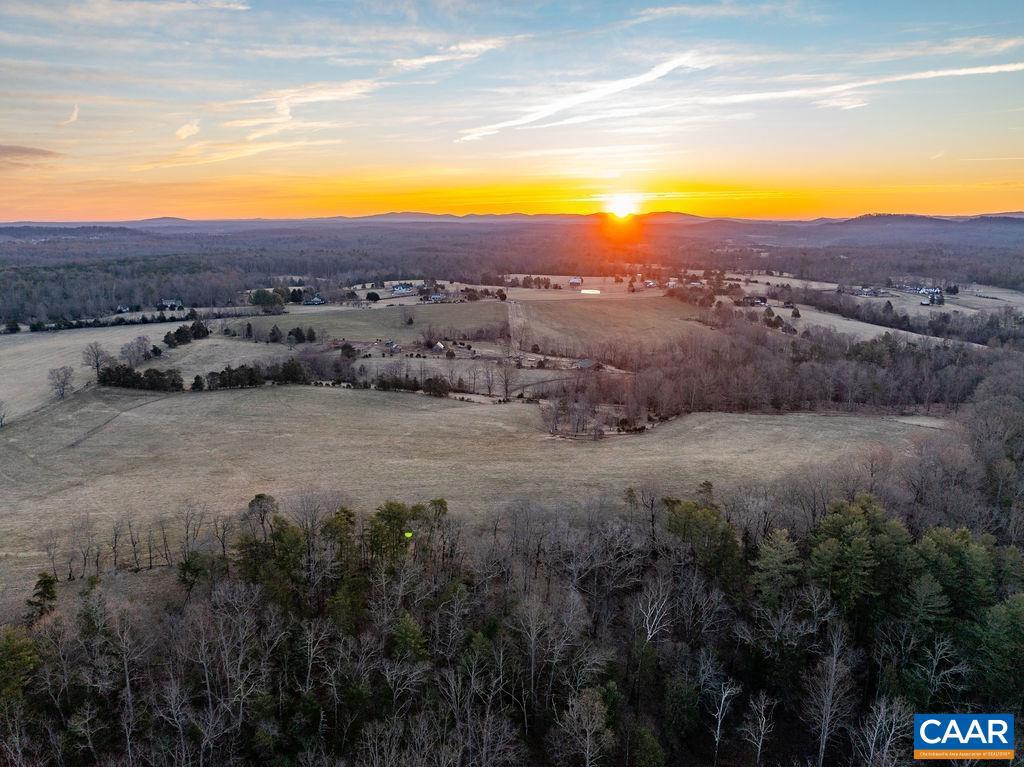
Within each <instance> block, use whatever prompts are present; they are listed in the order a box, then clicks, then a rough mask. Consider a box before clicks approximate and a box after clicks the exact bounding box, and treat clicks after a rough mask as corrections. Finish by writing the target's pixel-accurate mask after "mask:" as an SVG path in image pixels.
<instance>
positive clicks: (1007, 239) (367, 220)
mask: <svg viewBox="0 0 1024 767" xmlns="http://www.w3.org/2000/svg"><path fill="white" fill-rule="evenodd" d="M606 216H607V214H604V213H591V214H561V213H541V214H525V213H507V214H498V213H487V214H480V213H470V214H466V215H455V214H434V213H420V212H416V211H402V212H392V213H381V214H376V215H370V216H328V217H323V218H297V219H270V218H254V219H223V220H190V219H185V218H178V217H159V218H148V219H143V220H139V221H111V222H73V221H68V222H32V221H20V222H13V223H10V224H0V236H3V237H5V238H13V239H27V238H37V237H46V236H55V235H56V236H65V237H75V236H83V237H88V236H95V235H98V234H102V233H107V234H115V232H120V233H121V234H122V235H128V234H129V233H131V232H135V233H138V234H142V233H147V234H153V235H161V234H163V235H173V234H208V235H229V234H238V233H242V232H252V233H260V232H269V231H278V232H283V231H301V230H310V231H319V232H324V231H330V229H332V228H335V227H342V228H348V227H377V226H386V227H390V226H402V227H404V226H436V225H446V226H470V227H472V226H489V225H516V226H537V225H542V226H549V225H553V226H558V225H562V226H570V227H572V226H578V225H581V224H582V225H586V224H588V223H596V222H598V221H600V220H602V219H603V218H604V217H606ZM636 220H637V221H638V222H639V223H641V224H642V225H644V226H648V227H651V228H658V229H661V228H662V227H672V228H673V230H674V229H675V228H676V227H678V231H677V232H676V234H677V235H678V236H680V237H684V238H690V237H692V238H699V239H727V240H745V241H748V242H751V243H760V244H764V245H772V244H775V245H806V246H822V245H869V244H881V243H885V244H894V243H895V244H898V243H903V242H907V243H939V242H950V243H957V244H967V243H971V244H984V245H999V246H1007V245H1014V246H1015V245H1024V212H1022V211H1016V212H1006V213H990V214H980V215H976V216H926V215H920V214H908V213H872V214H866V215H862V216H855V217H851V218H817V219H812V220H771V219H742V218H711V217H704V216H697V215H693V214H689V213H680V212H672V211H662V212H653V213H645V214H638V215H637V216H636ZM58 232H59V233H60V234H59V235H58V234H57V233H58Z"/></svg>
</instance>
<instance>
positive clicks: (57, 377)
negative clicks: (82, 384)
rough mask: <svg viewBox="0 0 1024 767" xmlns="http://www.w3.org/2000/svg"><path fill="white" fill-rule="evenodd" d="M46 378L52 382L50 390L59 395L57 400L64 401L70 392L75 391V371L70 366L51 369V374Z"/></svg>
mask: <svg viewBox="0 0 1024 767" xmlns="http://www.w3.org/2000/svg"><path fill="white" fill-rule="evenodd" d="M46 377H47V380H48V381H49V382H50V388H51V389H53V393H54V394H56V395H57V399H64V397H65V396H67V394H68V392H70V391H72V390H73V389H74V386H73V383H74V380H75V371H74V370H72V369H71V366H70V365H62V366H61V367H59V368H50V372H49V373H48V374H47V376H46Z"/></svg>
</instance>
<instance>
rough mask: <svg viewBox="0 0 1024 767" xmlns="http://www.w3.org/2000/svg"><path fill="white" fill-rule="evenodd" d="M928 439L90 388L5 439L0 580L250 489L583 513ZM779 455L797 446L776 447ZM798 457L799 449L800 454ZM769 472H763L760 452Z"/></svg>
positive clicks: (327, 393) (309, 391)
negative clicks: (111, 534)
mask: <svg viewBox="0 0 1024 767" xmlns="http://www.w3.org/2000/svg"><path fill="white" fill-rule="evenodd" d="M922 431H923V428H922V427H918V426H916V425H914V424H908V423H901V422H898V421H896V420H895V419H889V418H883V417H861V416H837V415H815V414H794V415H784V416H774V415H745V414H727V413H703V414H695V415H691V416H688V417H685V418H681V419H678V420H675V421H672V422H669V423H666V424H663V425H661V426H659V427H658V428H657V429H655V430H654V431H652V432H649V433H648V434H645V435H642V436H636V435H631V436H611V437H609V438H607V439H605V440H603V441H600V442H591V441H585V440H584V441H569V440H563V439H557V438H553V437H550V436H548V435H547V434H546V433H544V431H543V429H542V427H541V424H540V415H539V412H538V409H537V408H536V407H533V406H530V405H527V404H521V403H514V404H508V405H490V404H469V403H462V402H457V401H454V400H438V399H434V398H430V397H426V396H422V395H415V394H387V393H383V392H375V391H360V390H348V389H334V388H319V387H273V386H269V387H265V388H262V389H247V390H238V391H226V392H207V393H203V394H192V393H183V394H174V395H165V396H160V395H156V394H149V393H136V392H127V391H123V390H116V391H114V390H98V389H97V390H91V391H87V392H82V393H80V394H78V395H76V396H75V397H73V398H71V399H69V400H67V401H65V402H61V403H55V404H53V405H51V406H49V407H47V408H46V409H44V410H42V411H40V412H39V413H37V414H35V415H33V416H32V417H30V418H26V419H23V420H21V421H19V422H15V423H14V424H12V425H10V426H9V427H7V428H5V429H4V430H3V431H0V488H2V495H3V498H4V512H5V513H4V514H3V516H2V517H0V541H2V542H3V543H2V544H0V582H2V583H7V584H22V585H23V582H24V581H25V580H26V579H28V578H30V577H32V575H33V574H34V573H35V572H36V571H37V570H38V568H39V567H40V566H42V565H43V564H44V557H43V552H42V551H41V549H40V547H39V546H40V544H39V540H40V536H41V535H42V534H43V533H44V532H45V531H47V530H48V529H60V530H65V529H67V528H68V527H69V526H74V525H76V524H80V520H79V519H78V515H79V514H88V515H90V517H91V519H92V521H93V523H94V524H96V525H97V529H101V528H102V526H103V525H104V524H108V523H109V522H110V520H112V519H113V518H115V517H117V516H119V515H121V514H123V513H125V512H131V513H132V514H133V515H134V516H135V517H136V518H137V519H139V520H143V519H149V520H152V519H155V518H157V517H160V516H161V515H173V513H174V512H176V511H177V510H178V509H180V507H181V506H182V505H183V504H186V503H188V502H190V501H192V502H196V503H200V504H203V505H206V506H208V507H209V509H210V510H211V511H212V512H218V513H220V512H230V511H237V510H239V509H241V508H243V507H244V505H245V503H246V502H247V501H248V500H249V499H250V498H251V497H252V495H253V494H254V493H256V492H269V493H274V494H278V495H287V494H294V493H298V492H302V491H304V490H308V489H317V488H319V489H324V490H340V491H343V493H344V494H345V495H346V497H347V498H348V499H349V500H350V502H351V504H352V505H353V506H355V507H356V508H358V509H364V510H365V509H370V508H372V507H373V506H375V505H376V504H378V503H380V502H381V501H383V500H385V499H389V498H394V499H399V500H418V499H429V498H435V497H444V498H447V499H448V500H449V501H450V502H451V504H452V509H453V511H454V512H455V513H458V514H464V515H468V514H472V513H473V512H474V509H476V508H483V507H494V506H498V507H500V506H501V505H502V504H503V503H506V502H510V501H512V500H515V499H521V498H523V497H524V496H525V497H533V498H538V499H539V498H544V499H546V501H547V502H554V501H563V502H564V501H569V502H585V501H586V500H587V499H592V498H594V497H597V496H601V495H609V496H615V497H618V496H619V494H620V493H621V492H622V491H623V489H624V488H625V487H627V486H630V485H638V484H645V483H656V484H657V485H658V486H659V487H661V488H663V489H664V491H665V492H674V493H677V494H685V493H688V492H692V489H693V486H695V485H696V484H697V483H699V482H700V481H702V480H704V479H711V480H712V481H714V482H715V483H716V484H719V485H723V486H727V485H729V484H730V483H735V482H739V481H741V480H749V479H754V478H760V479H772V478H776V477H781V476H783V475H786V474H788V473H792V472H793V471H795V470H797V469H799V468H800V467H801V466H805V465H810V464H812V463H814V462H815V461H819V460H820V458H821V456H829V457H830V458H837V457H840V456H842V455H844V454H846V453H848V452H850V451H855V450H857V449H858V448H862V447H864V446H866V445H868V444H872V443H875V442H884V443H886V444H888V445H890V446H891V447H893V448H896V449H898V448H899V447H900V446H907V445H909V441H910V439H911V438H912V437H913V435H914V434H917V433H922ZM780 445H788V446H792V447H793V448H794V449H785V450H780V449H779V446H780ZM797 447H798V448H799V449H796V448H797ZM769 455H770V456H772V458H771V460H766V458H767V456H769Z"/></svg>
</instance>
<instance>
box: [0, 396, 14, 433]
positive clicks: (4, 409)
mask: <svg viewBox="0 0 1024 767" xmlns="http://www.w3.org/2000/svg"><path fill="white" fill-rule="evenodd" d="M10 412H11V409H10V407H8V405H7V403H6V402H4V401H3V400H2V399H0V429H2V428H4V423H6V422H7V416H8V415H9V414H10Z"/></svg>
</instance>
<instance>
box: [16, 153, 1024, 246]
mask: <svg viewBox="0 0 1024 767" xmlns="http://www.w3.org/2000/svg"><path fill="white" fill-rule="evenodd" d="M32 184H33V180H32V179H31V178H30V177H29V174H25V175H24V183H11V184H6V185H0V221H26V220H31V221H125V220H134V219H143V218H151V217H158V216H180V217H182V218H190V219H233V218H239V219H244V218H306V217H309V218H315V217H324V216H366V215H373V214H380V213H388V212H398V211H418V212H423V213H436V214H444V213H448V214H455V215H466V214H474V213H476V214H503V213H525V214H545V213H546V214H556V213H563V214H591V213H605V214H607V215H605V216H603V217H602V218H604V219H607V221H606V223H605V226H606V227H607V228H608V229H609V233H610V236H614V235H615V234H616V231H617V232H618V235H622V234H625V233H627V232H628V231H629V230H630V229H631V226H630V225H631V224H635V223H636V221H637V219H639V218H642V216H641V215H640V214H644V213H655V212H667V211H677V212H681V213H689V214H693V215H697V216H705V217H710V218H714V217H735V218H762V219H780V220H785V219H812V218H816V217H819V216H826V217H853V216H858V215H861V214H865V213H917V214H922V215H976V214H981V213H994V212H1000V211H1009V210H1020V209H1021V207H1022V194H1024V184H1022V185H1017V184H1002V185H1000V184H986V183H935V184H919V185H913V184H907V185H881V184H879V185H869V184H864V183H851V181H849V180H847V181H846V182H845V183H840V182H838V181H837V182H836V183H835V184H834V185H831V186H828V187H822V186H818V185H816V184H813V183H811V181H810V179H801V180H796V179H794V180H787V182H786V183H785V184H779V183H777V182H776V183H773V181H772V179H768V178H765V179H757V180H754V181H747V182H744V181H743V180H741V179H738V178H737V179H722V180H720V181H718V182H709V181H700V180H698V179H689V178H681V179H673V178H668V179H651V180H649V182H648V183H646V184H645V189H646V191H645V192H644V193H643V194H642V195H640V194H632V195H629V196H628V197H627V198H626V200H625V201H624V203H623V205H622V206H621V207H620V204H619V201H618V195H617V194H615V195H609V194H607V193H606V192H604V190H603V189H601V188H600V186H604V183H602V182H598V181H595V180H593V179H586V178H558V179H533V178H529V179H528V178H522V177H518V178H517V177H511V178H508V179H507V180H505V181H503V182H499V183H495V182H493V181H491V180H487V179H484V178H477V177H474V176H472V175H469V174H467V175H465V176H461V177H458V178H452V179H448V180H442V179H440V178H439V177H437V176H435V175H433V174H432V173H430V170H429V169H426V170H423V171H420V172H419V173H409V174H408V175H397V174H388V173H383V172H382V173H376V172H372V171H364V173H362V174H359V175H356V174H352V175H347V176H346V175H341V174H339V175H320V176H313V175H308V176H304V175H283V174H282V175H271V174H256V175H247V174H243V173H238V174H234V175H230V176H223V175H222V176H217V177H212V178H202V177H200V178H180V177H179V178H174V179H169V178H165V179H161V180H157V179H149V178H141V177H139V176H128V177H123V178H119V179H105V180H102V181H97V180H92V179H76V180H73V181H71V180H62V181H56V180H53V181H52V183H50V184H48V185H47V186H46V187H45V188H40V187H33V185H32ZM599 184H600V186H599ZM679 189H685V190H686V192H678V191H676V190H679ZM613 200H614V202H613ZM626 203H628V206H629V207H627V204H626ZM622 213H626V214H627V215H625V216H624V217H622V216H621V215H620V214H622ZM612 227H614V228H615V229H614V230H613V229H612Z"/></svg>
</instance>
